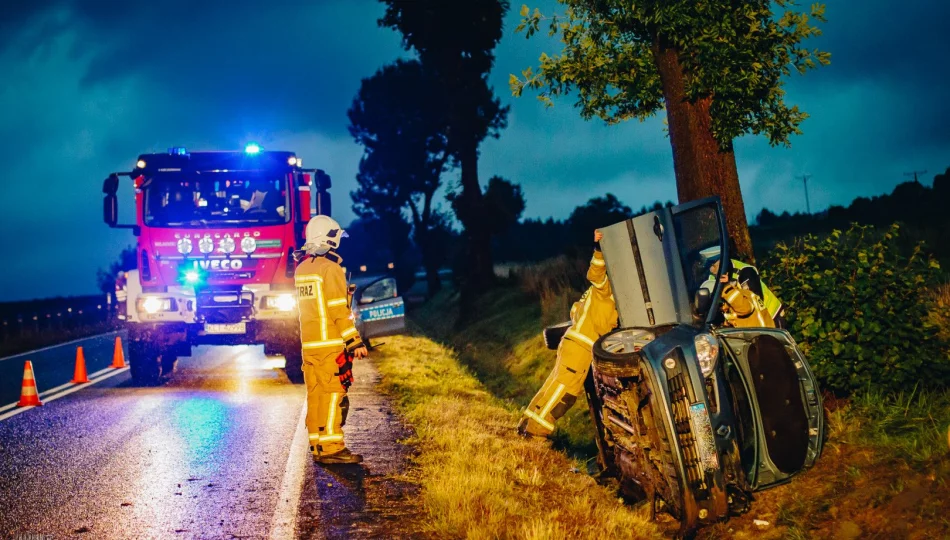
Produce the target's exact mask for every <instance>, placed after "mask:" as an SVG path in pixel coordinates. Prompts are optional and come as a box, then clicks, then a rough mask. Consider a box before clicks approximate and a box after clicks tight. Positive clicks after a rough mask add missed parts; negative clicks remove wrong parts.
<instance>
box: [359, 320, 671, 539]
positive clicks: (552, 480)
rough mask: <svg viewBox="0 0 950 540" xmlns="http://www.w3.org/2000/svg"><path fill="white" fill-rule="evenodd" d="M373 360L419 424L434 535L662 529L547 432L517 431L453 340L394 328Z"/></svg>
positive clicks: (514, 414)
mask: <svg viewBox="0 0 950 540" xmlns="http://www.w3.org/2000/svg"><path fill="white" fill-rule="evenodd" d="M373 359H374V361H375V362H376V364H377V366H378V368H379V371H380V373H381V374H382V389H383V391H384V392H386V393H388V394H389V395H391V396H392V397H393V399H394V402H395V406H396V409H397V410H398V411H399V412H400V414H401V415H402V416H403V417H404V418H405V419H406V421H407V422H408V423H409V424H410V425H411V426H412V427H413V429H414V431H415V435H414V436H413V437H412V440H411V441H410V442H411V443H413V444H414V446H415V447H416V449H417V450H418V451H417V452H416V453H415V455H414V458H413V460H414V467H413V468H412V469H413V472H412V473H411V476H412V477H413V478H414V479H415V480H416V481H417V482H418V483H419V484H420V485H421V497H422V504H423V506H424V508H425V511H426V514H427V515H426V518H425V520H424V521H425V522H426V523H427V529H428V530H427V532H428V533H431V534H432V535H433V536H434V537H438V538H462V537H465V538H528V539H542V538H657V537H659V533H658V531H657V528H656V526H655V525H654V524H653V523H651V522H650V521H649V516H648V515H647V513H646V509H645V508H640V509H637V510H635V509H631V508H630V507H628V506H625V505H624V504H622V503H621V502H620V501H619V500H618V498H617V496H616V494H615V493H613V492H611V491H610V490H608V489H606V488H604V487H602V486H599V485H597V484H596V483H595V481H594V480H593V479H592V478H590V477H589V476H587V475H586V474H582V473H579V472H578V471H579V469H580V468H581V467H582V466H581V464H580V463H578V462H576V461H574V460H572V459H570V458H569V457H567V456H566V455H564V454H563V453H561V452H557V451H554V450H552V449H551V448H550V447H549V445H548V444H546V443H544V442H543V441H538V440H526V439H523V438H521V437H518V436H517V435H516V433H515V429H514V427H515V425H516V423H517V421H518V416H519V411H518V409H517V408H516V407H515V406H514V405H513V404H512V403H511V402H508V401H504V400H501V399H499V398H497V397H495V396H494V395H492V392H489V391H488V390H487V389H486V387H485V386H484V385H483V384H482V383H481V382H479V380H478V379H476V377H475V376H474V375H473V374H472V373H471V371H470V370H469V369H467V368H465V367H464V366H462V365H461V363H460V361H459V357H458V355H457V354H456V353H455V352H454V351H452V350H451V349H448V348H446V347H444V346H442V345H439V344H438V343H435V342H434V341H432V340H430V339H428V338H425V337H422V336H398V337H394V338H389V339H388V340H387V346H386V347H385V348H381V349H379V351H378V352H375V353H374V355H373Z"/></svg>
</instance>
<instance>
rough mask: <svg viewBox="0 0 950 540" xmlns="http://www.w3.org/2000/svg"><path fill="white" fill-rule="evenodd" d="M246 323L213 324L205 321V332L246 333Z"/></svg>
mask: <svg viewBox="0 0 950 540" xmlns="http://www.w3.org/2000/svg"><path fill="white" fill-rule="evenodd" d="M246 333H247V323H243V322H239V323H229V324H214V323H205V334H246Z"/></svg>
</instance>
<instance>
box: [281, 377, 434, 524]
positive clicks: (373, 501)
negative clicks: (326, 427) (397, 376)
mask: <svg viewBox="0 0 950 540" xmlns="http://www.w3.org/2000/svg"><path fill="white" fill-rule="evenodd" d="M353 372H354V376H355V378H356V381H355V383H354V385H353V387H352V388H351V389H350V392H349V396H350V407H351V408H350V414H349V416H348V418H347V420H346V425H345V426H344V428H343V429H344V433H345V437H346V445H347V447H349V448H350V450H352V451H353V452H356V453H358V454H362V455H363V459H364V461H363V463H360V464H358V465H319V464H315V463H312V462H310V463H308V466H307V470H308V473H307V480H306V483H305V484H304V488H303V494H302V497H301V501H300V509H299V514H298V524H297V535H298V537H301V538H330V539H335V538H413V537H421V536H423V535H422V533H421V523H420V522H419V521H418V488H417V486H415V485H414V484H411V483H409V482H406V481H402V480H399V479H398V478H396V476H397V475H399V474H400V473H403V472H405V470H406V467H407V464H408V457H409V448H408V447H406V446H405V445H403V444H400V443H399V442H398V441H400V440H402V439H405V438H406V437H408V436H409V432H408V431H407V430H406V429H405V428H404V427H403V426H402V425H401V424H400V423H399V421H398V419H397V418H396V417H395V415H394V414H393V412H392V409H391V408H390V406H389V403H388V401H387V400H386V399H385V397H383V396H381V395H380V394H378V393H376V392H375V391H374V388H375V386H376V384H377V383H378V381H379V374H378V373H377V372H376V369H375V367H374V366H373V365H372V361H371V360H370V361H356V362H355V363H354V367H353Z"/></svg>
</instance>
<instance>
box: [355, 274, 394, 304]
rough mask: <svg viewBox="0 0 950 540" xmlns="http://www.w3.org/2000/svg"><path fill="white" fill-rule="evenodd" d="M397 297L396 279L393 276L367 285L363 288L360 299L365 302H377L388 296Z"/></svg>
mask: <svg viewBox="0 0 950 540" xmlns="http://www.w3.org/2000/svg"><path fill="white" fill-rule="evenodd" d="M395 297H396V280H395V279H393V278H386V279H381V280H379V281H377V282H376V283H373V284H372V285H370V286H368V287H366V289H364V290H363V294H362V295H361V296H360V301H361V302H363V303H366V302H377V301H379V300H384V299H386V298H395Z"/></svg>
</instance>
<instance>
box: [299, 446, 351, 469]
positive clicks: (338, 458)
mask: <svg viewBox="0 0 950 540" xmlns="http://www.w3.org/2000/svg"><path fill="white" fill-rule="evenodd" d="M319 449H320V447H319V446H318V447H317V452H313V450H314V448H313V447H312V446H311V447H310V451H311V452H313V460H314V461H315V462H317V463H319V464H321V465H347V464H354V463H362V461H363V456H361V455H359V454H354V453H353V452H350V449H349V448H344V449H343V450H340V451H339V452H334V453H332V454H324V453H323V452H320V451H319Z"/></svg>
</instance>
